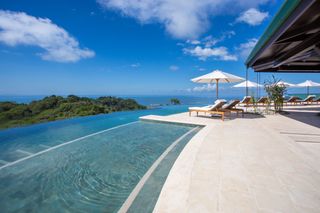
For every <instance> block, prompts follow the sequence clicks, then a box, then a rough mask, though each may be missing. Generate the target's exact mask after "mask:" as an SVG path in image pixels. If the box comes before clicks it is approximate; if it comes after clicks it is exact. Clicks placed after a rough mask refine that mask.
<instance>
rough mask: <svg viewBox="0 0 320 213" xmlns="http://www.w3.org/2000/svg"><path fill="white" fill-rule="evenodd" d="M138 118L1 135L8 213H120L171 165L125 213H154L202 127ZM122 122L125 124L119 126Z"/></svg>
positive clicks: (1, 191)
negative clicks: (184, 151) (184, 152)
mask: <svg viewBox="0 0 320 213" xmlns="http://www.w3.org/2000/svg"><path fill="white" fill-rule="evenodd" d="M136 113H137V112H126V113H118V114H116V115H108V116H109V117H108V116H105V117H103V116H102V117H103V119H102V118H101V116H100V117H99V116H92V117H90V118H81V119H80V120H77V119H75V120H71V121H70V120H69V121H67V120H66V121H60V122H56V123H50V124H49V123H48V124H41V125H35V126H31V127H26V128H18V129H12V130H6V131H1V132H0V160H1V164H0V197H1V199H0V209H1V212H117V211H118V210H119V209H120V208H121V207H122V205H123V203H124V202H125V201H126V200H127V198H128V196H131V193H132V190H133V189H135V187H136V185H137V184H138V183H140V182H141V178H142V177H143V176H144V175H145V174H146V172H147V171H150V168H151V167H152V165H154V164H155V162H156V161H157V160H158V159H160V158H161V157H164V158H163V160H162V161H161V162H160V164H159V165H158V166H157V168H156V169H155V170H154V171H153V172H152V174H151V175H150V177H148V179H147V181H146V182H145V183H144V184H143V187H142V189H141V191H139V193H138V195H137V197H134V201H133V202H131V203H130V205H129V206H128V208H127V209H126V210H128V211H129V212H141V211H144V212H151V211H152V210H153V207H154V205H155V202H156V200H157V197H158V195H159V193H160V190H161V187H162V184H163V183H164V181H165V179H166V177H167V174H168V173H169V170H170V168H171V166H172V165H173V163H174V161H175V159H176V158H177V156H178V155H179V153H180V152H181V150H182V149H183V147H184V146H185V145H186V144H187V142H188V141H189V140H190V139H191V138H192V137H193V135H194V134H196V132H197V131H198V130H199V127H195V126H183V125H175V124H165V123H151V122H142V121H137V120H138V117H139V116H141V113H143V112H138V114H136ZM162 113H163V112H162ZM153 114H157V113H156V111H155V113H153ZM159 114H161V113H159ZM135 116H136V117H135ZM119 117H122V118H123V120H124V121H126V122H119V123H116V124H117V125H114V121H115V120H117V121H118V120H119ZM128 117H130V119H128ZM94 118H96V119H94ZM87 119H89V121H88V120H87ZM91 119H92V120H91ZM97 120H98V121H99V122H98V121H97ZM120 120H121V119H120ZM91 121H92V122H91ZM102 121H104V122H102ZM128 121H130V122H128ZM69 122H71V124H70V123H69ZM97 122H98V123H100V124H101V126H104V127H106V126H105V123H109V126H108V125H107V128H102V127H101V126H100V125H98V123H97ZM83 123H84V124H86V125H83ZM112 124H113V125H112ZM47 125H49V127H48V126H47ZM14 133H16V134H14ZM173 145H174V146H173ZM169 149H170V150H169ZM167 151H168V153H167V155H165V156H164V153H166V152H167ZM139 181H140V182H139ZM143 204H145V205H143Z"/></svg>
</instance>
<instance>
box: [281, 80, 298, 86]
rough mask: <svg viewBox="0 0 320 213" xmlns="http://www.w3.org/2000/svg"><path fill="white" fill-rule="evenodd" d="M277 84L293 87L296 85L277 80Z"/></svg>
mask: <svg viewBox="0 0 320 213" xmlns="http://www.w3.org/2000/svg"><path fill="white" fill-rule="evenodd" d="M277 85H279V86H285V87H294V86H296V85H295V84H291V83H288V82H285V81H279V82H278V83H277Z"/></svg>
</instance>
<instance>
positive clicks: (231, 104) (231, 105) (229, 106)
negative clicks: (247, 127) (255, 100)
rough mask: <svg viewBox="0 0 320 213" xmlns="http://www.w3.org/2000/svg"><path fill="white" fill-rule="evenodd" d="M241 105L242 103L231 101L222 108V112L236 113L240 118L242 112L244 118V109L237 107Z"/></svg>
mask: <svg viewBox="0 0 320 213" xmlns="http://www.w3.org/2000/svg"><path fill="white" fill-rule="evenodd" d="M239 103H240V101H239V100H232V101H229V102H228V103H226V104H225V105H223V106H222V110H229V111H231V112H236V113H237V116H238V114H239V112H240V113H241V115H242V117H243V109H238V108H236V105H237V104H239Z"/></svg>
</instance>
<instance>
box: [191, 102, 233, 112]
mask: <svg viewBox="0 0 320 213" xmlns="http://www.w3.org/2000/svg"><path fill="white" fill-rule="evenodd" d="M221 102H223V103H226V102H227V101H226V100H225V99H218V100H216V101H215V102H214V105H208V106H204V107H189V110H208V111H209V110H212V109H214V108H216V106H218V104H220V103H221Z"/></svg>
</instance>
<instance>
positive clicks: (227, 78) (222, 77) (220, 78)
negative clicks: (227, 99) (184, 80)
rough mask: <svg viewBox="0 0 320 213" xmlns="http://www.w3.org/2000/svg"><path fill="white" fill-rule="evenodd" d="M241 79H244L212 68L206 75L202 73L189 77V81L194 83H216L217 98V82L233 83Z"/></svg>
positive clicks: (217, 94)
mask: <svg viewBox="0 0 320 213" xmlns="http://www.w3.org/2000/svg"><path fill="white" fill-rule="evenodd" d="M243 80H244V79H243V78H241V77H239V76H236V75H232V74H229V73H226V72H222V71H221V70H214V71H212V72H211V73H208V74H206V75H202V76H199V77H197V78H193V79H191V81H193V82H195V83H205V84H211V83H216V96H217V99H218V98H219V92H218V89H219V83H235V82H239V81H243Z"/></svg>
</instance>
